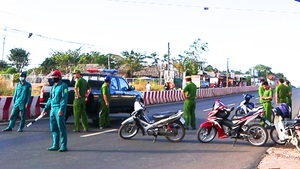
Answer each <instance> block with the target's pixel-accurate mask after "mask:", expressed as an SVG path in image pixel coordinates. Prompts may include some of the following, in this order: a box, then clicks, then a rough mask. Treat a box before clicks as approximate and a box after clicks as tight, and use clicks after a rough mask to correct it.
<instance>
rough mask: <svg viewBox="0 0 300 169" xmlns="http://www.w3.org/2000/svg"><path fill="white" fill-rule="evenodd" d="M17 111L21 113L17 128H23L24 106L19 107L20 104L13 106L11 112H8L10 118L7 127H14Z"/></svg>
mask: <svg viewBox="0 0 300 169" xmlns="http://www.w3.org/2000/svg"><path fill="white" fill-rule="evenodd" d="M19 113H21V122H20V125H19V129H23V128H24V126H25V119H26V108H25V107H21V106H14V107H13V109H12V111H11V114H10V118H9V120H10V121H9V125H8V127H10V128H14V127H15V123H16V120H17V118H18V116H19Z"/></svg>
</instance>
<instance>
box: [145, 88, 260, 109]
mask: <svg viewBox="0 0 300 169" xmlns="http://www.w3.org/2000/svg"><path fill="white" fill-rule="evenodd" d="M257 89H258V87H257V86H243V87H225V88H205V89H197V92H196V99H201V98H208V97H217V96H224V95H229V94H236V93H245V92H250V91H256V90H257ZM183 100H184V98H183V96H182V93H181V90H165V91H149V92H145V93H144V104H145V105H152V104H162V103H168V102H179V101H183Z"/></svg>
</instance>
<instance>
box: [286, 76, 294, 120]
mask: <svg viewBox="0 0 300 169" xmlns="http://www.w3.org/2000/svg"><path fill="white" fill-rule="evenodd" d="M284 85H285V86H286V87H287V88H288V91H289V94H288V97H287V105H289V106H290V108H291V111H292V90H293V89H292V86H291V84H290V81H289V80H285V82H284ZM290 115H291V116H290V118H292V113H290Z"/></svg>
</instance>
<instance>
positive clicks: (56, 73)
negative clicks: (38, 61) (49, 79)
mask: <svg viewBox="0 0 300 169" xmlns="http://www.w3.org/2000/svg"><path fill="white" fill-rule="evenodd" d="M51 76H59V77H61V76H62V73H61V71H59V70H54V71H53V72H52V75H51Z"/></svg>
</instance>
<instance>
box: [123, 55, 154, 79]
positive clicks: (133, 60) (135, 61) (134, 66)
mask: <svg viewBox="0 0 300 169" xmlns="http://www.w3.org/2000/svg"><path fill="white" fill-rule="evenodd" d="M121 54H122V55H123V56H124V61H123V64H124V66H125V69H126V76H127V77H130V78H132V77H133V72H137V71H140V70H142V68H143V67H144V65H143V64H145V63H146V61H145V59H147V58H150V57H149V56H146V55H143V54H141V53H139V52H134V51H133V50H131V51H130V52H128V51H123V52H121Z"/></svg>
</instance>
